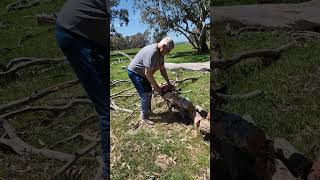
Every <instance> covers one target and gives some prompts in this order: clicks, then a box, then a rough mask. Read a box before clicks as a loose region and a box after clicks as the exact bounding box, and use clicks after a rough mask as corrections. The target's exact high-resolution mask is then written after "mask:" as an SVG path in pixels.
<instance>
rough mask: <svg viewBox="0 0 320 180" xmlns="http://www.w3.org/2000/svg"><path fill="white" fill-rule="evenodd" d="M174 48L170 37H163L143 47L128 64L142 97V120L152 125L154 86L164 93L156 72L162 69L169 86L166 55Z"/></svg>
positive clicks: (161, 71) (129, 73) (129, 71)
mask: <svg viewBox="0 0 320 180" xmlns="http://www.w3.org/2000/svg"><path fill="white" fill-rule="evenodd" d="M173 48H174V42H173V40H172V39H171V38H170V37H165V38H163V39H162V40H161V41H160V42H159V43H154V44H151V45H148V46H146V47H144V48H142V49H141V50H140V51H139V52H138V54H137V55H136V56H135V57H134V59H133V60H132V61H131V62H130V64H129V66H128V75H129V77H130V79H131V81H132V83H133V85H134V86H135V88H136V89H137V91H138V93H139V96H140V99H141V116H140V119H141V121H143V122H145V123H147V124H150V125H152V124H153V122H152V121H150V119H149V116H150V115H151V114H152V111H151V98H152V88H153V89H154V91H155V92H157V93H159V94H162V92H161V88H160V86H159V85H158V83H157V82H156V81H155V79H154V76H153V75H154V73H155V72H156V71H157V70H160V73H161V75H162V76H163V78H164V79H165V80H166V82H167V84H168V85H169V86H172V84H171V83H170V81H169V78H168V75H167V71H166V68H165V66H164V56H165V55H167V54H169V52H170V51H171V50H172V49H173Z"/></svg>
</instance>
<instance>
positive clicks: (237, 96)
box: [216, 90, 263, 101]
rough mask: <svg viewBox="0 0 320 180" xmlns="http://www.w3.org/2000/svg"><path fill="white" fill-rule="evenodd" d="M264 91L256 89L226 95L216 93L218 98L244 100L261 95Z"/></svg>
mask: <svg viewBox="0 0 320 180" xmlns="http://www.w3.org/2000/svg"><path fill="white" fill-rule="evenodd" d="M262 93H263V92H262V91H260V90H255V91H253V92H250V93H247V94H234V95H225V94H220V93H216V95H217V97H218V98H221V99H224V100H228V101H230V100H242V99H250V98H253V97H256V96H259V95H261V94H262Z"/></svg>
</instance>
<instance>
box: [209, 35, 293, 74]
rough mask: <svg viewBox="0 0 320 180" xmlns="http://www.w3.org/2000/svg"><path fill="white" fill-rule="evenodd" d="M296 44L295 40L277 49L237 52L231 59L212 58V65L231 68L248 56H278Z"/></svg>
mask: <svg viewBox="0 0 320 180" xmlns="http://www.w3.org/2000/svg"><path fill="white" fill-rule="evenodd" d="M294 44H295V41H294V42H291V43H288V44H285V45H283V46H280V47H278V48H275V49H258V50H253V51H246V52H242V53H240V54H236V55H234V56H233V57H231V58H229V59H225V60H215V59H212V61H211V66H212V67H213V68H222V69H225V68H229V67H231V66H232V65H235V64H237V63H239V62H241V61H242V60H244V59H248V58H254V57H277V56H279V55H280V53H281V52H282V51H284V50H286V49H288V48H289V47H291V46H292V45H294Z"/></svg>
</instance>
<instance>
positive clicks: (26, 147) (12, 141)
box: [0, 118, 74, 161]
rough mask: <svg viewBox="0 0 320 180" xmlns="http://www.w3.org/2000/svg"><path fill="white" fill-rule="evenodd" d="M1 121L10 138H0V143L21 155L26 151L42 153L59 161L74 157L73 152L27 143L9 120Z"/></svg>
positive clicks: (0, 119)
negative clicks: (38, 146)
mask: <svg viewBox="0 0 320 180" xmlns="http://www.w3.org/2000/svg"><path fill="white" fill-rule="evenodd" d="M0 123H1V125H2V127H3V128H4V129H5V131H6V132H7V134H8V136H9V139H7V138H0V144H2V145H5V146H8V147H10V148H11V149H12V150H13V151H14V152H16V153H17V154H20V155H21V154H23V153H25V152H28V153H32V154H36V155H42V156H45V157H47V158H49V159H56V160H59V161H70V160H71V159H73V158H74V155H71V154H67V153H63V152H59V151H54V150H50V149H45V148H41V149H39V148H36V147H34V146H32V145H30V144H27V143H26V142H24V141H23V140H22V139H20V138H19V137H18V136H17V134H16V130H15V129H14V128H13V127H12V126H11V125H10V124H9V123H8V121H7V120H5V119H2V118H0Z"/></svg>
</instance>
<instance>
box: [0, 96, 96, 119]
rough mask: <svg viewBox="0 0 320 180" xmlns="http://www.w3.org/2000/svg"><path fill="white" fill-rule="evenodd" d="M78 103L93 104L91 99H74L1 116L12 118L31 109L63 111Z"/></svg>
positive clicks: (30, 107) (31, 107) (28, 107)
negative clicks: (63, 103) (61, 104)
mask: <svg viewBox="0 0 320 180" xmlns="http://www.w3.org/2000/svg"><path fill="white" fill-rule="evenodd" d="M77 104H92V102H91V100H89V99H74V100H71V101H70V102H69V103H68V104H66V105H63V106H26V107H24V108H22V109H18V110H14V111H10V112H8V113H5V114H2V115H1V116H0V118H4V119H5V118H11V117H13V116H16V115H19V114H22V113H25V112H30V111H52V112H61V111H66V110H68V109H70V108H71V107H73V106H75V105H77Z"/></svg>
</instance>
